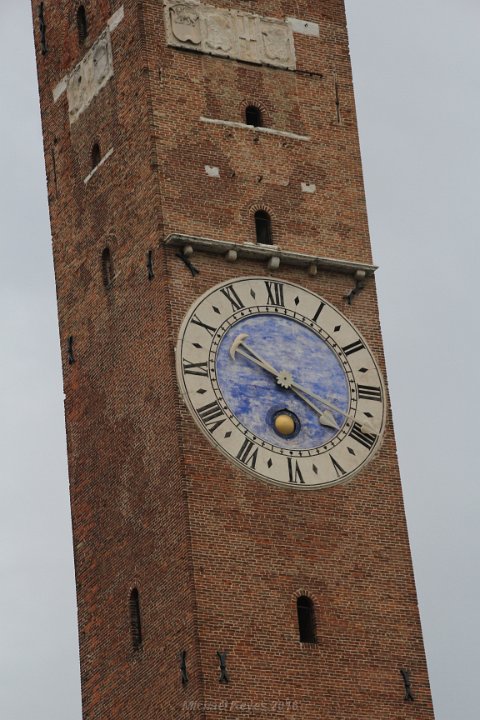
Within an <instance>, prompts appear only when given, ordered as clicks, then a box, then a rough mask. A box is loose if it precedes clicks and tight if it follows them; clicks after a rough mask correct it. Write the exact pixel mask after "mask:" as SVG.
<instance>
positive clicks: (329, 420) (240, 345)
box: [230, 334, 345, 430]
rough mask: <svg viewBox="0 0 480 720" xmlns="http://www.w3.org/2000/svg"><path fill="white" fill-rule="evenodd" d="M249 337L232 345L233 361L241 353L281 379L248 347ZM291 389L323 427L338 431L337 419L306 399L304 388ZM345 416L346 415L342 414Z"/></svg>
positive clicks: (243, 336)
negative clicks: (309, 408)
mask: <svg viewBox="0 0 480 720" xmlns="http://www.w3.org/2000/svg"><path fill="white" fill-rule="evenodd" d="M247 337H248V335H246V334H241V335H238V337H237V338H235V340H234V342H233V343H232V346H231V348H230V356H231V358H232V360H235V354H236V353H239V354H240V355H243V357H244V358H246V359H247V360H250V362H253V363H255V365H258V366H259V367H261V368H262V369H263V370H266V371H267V372H268V373H270V374H271V375H274V376H275V378H277V381H278V377H279V373H278V370H275V368H274V367H272V365H270V363H268V362H267V361H266V360H264V359H263V358H262V357H260V355H257V353H256V352H255V351H254V350H252V348H251V347H249V346H248V345H246V343H245V340H246V338H247ZM289 388H290V389H291V390H292V392H294V393H295V395H297V396H298V397H299V398H300V399H301V400H303V402H304V403H306V404H307V405H308V406H309V407H311V408H312V410H313V411H314V412H316V413H317V415H318V416H319V420H320V423H321V424H322V425H325V426H326V427H333V428H335V429H336V430H338V425H337V423H336V422H335V418H334V417H333V415H332V414H331V413H329V412H328V411H325V410H321V409H320V408H318V407H317V406H316V405H314V404H313V403H312V401H311V400H309V399H308V397H305V395H304V393H307V394H308V391H305V390H303V388H302V387H301V386H300V385H298V386H296V387H293V383H292V384H290V385H289ZM339 412H340V413H342V411H341V410H339ZM342 414H345V413H342Z"/></svg>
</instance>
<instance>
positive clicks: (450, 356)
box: [0, 0, 480, 720]
mask: <svg viewBox="0 0 480 720" xmlns="http://www.w3.org/2000/svg"><path fill="white" fill-rule="evenodd" d="M320 1H321V0H319V2H320ZM29 5H30V3H29V2H28V1H27V0H21V1H20V0H0V67H1V72H0V98H1V105H0V137H1V138H2V142H1V144H0V184H1V192H0V223H1V224H0V243H1V255H0V369H1V372H0V407H1V413H0V490H1V495H0V586H1V589H2V590H1V593H0V637H1V642H0V717H1V719H2V720H32V719H33V718H35V720H80V718H81V710H80V688H79V668H78V651H77V633H76V615H75V613H76V610H75V596H74V579H73V561H72V548H71V539H70V537H71V528H70V515H69V506H68V483H67V469H66V451H65V433H64V423H63V396H62V384H61V375H60V356H59V343H58V331H57V319H56V306H55V287H54V278H53V268H52V258H51V247H50V230H49V222H48V211H47V204H46V203H47V198H46V186H45V174H44V165H43V150H42V141H41V131H40V118H39V110H38V95H37V84H36V75H35V65H34V55H33V41H32V31H31V19H30V8H29ZM347 12H348V18H349V26H350V41H351V49H352V59H353V67H354V78H355V85H356V95H357V106H358V114H359V124H360V136H361V142H362V153H363V162H364V171H365V182H366V190H367V200H368V207H369V217H370V226H371V234H372V243H373V250H374V257H375V260H376V262H377V264H379V265H380V270H379V271H378V275H377V282H378V288H379V295H380V309H381V317H382V325H383V330H384V340H385V346H386V354H387V362H388V370H389V382H390V389H391V394H392V401H393V409H394V419H395V426H396V434H397V441H398V449H399V457H400V466H401V470H402V479H403V487H404V494H405V503H406V511H407V519H408V524H409V530H410V540H411V546H412V554H413V560H414V567H415V574H416V581H417V589H418V593H419V599H420V609H421V615H422V623H423V630H424V639H425V645H426V649H427V657H428V663H429V669H430V678H431V683H432V691H433V699H434V703H435V709H436V718H437V720H478V718H479V709H478V708H479V701H478V692H477V687H478V678H479V673H480V638H479V628H480V620H479V613H478V608H479V606H480V579H479V570H478V568H479V546H480V530H479V525H480V523H479V510H480V476H479V470H478V462H477V453H478V448H479V447H480V441H479V438H478V437H477V434H478V431H479V421H478V408H479V400H480V397H479V395H480V392H479V385H480V383H479V370H478V365H479V355H480V340H479V331H478V320H477V308H478V299H477V297H478V291H477V287H478V285H479V283H480V277H479V275H480V262H479V261H480V253H479V250H478V242H479V235H480V230H479V220H478V216H479V214H480V213H479V210H480V201H479V197H478V196H479V182H478V176H479V169H480V145H479V134H480V130H479V127H480V82H479V78H480V50H479V48H480V42H479V36H480V32H479V29H480V3H479V2H478V0H403V2H401V3H400V2H398V0H347ZM306 19H309V18H306ZM413 682H415V680H414V679H413ZM414 689H415V688H414Z"/></svg>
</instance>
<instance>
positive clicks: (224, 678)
mask: <svg viewBox="0 0 480 720" xmlns="http://www.w3.org/2000/svg"><path fill="white" fill-rule="evenodd" d="M217 657H218V660H219V662H220V677H219V679H218V682H220V683H222V684H223V685H228V683H229V681H230V678H229V676H228V672H227V651H226V650H224V651H223V653H222V652H219V651H218V650H217Z"/></svg>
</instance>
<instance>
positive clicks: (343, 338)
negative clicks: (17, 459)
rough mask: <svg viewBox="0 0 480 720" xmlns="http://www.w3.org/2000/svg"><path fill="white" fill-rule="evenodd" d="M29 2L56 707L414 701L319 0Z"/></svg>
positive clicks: (334, 41)
mask: <svg viewBox="0 0 480 720" xmlns="http://www.w3.org/2000/svg"><path fill="white" fill-rule="evenodd" d="M33 16H34V25H35V43H36V49H37V61H38V75H39V86H40V99H41V107H42V119H43V131H44V144H45V162H46V168H47V178H48V194H49V203H50V215H51V225H52V235H53V252H54V258H55V271H56V282H57V293H58V308H59V323H60V336H61V345H62V357H63V373H64V388H65V395H66V400H65V413H66V426H67V437H68V455H69V475H70V493H71V509H72V518H73V534H74V553H75V566H76V581H77V597H78V614H79V615H78V616H79V636H80V657H81V673H82V694H83V713H84V718H85V719H86V720H113V719H114V718H119V719H120V718H121V720H133V719H134V718H135V720H137V719H138V718H142V720H172V718H205V719H208V720H210V719H212V720H213V719H214V718H215V719H216V718H228V719H232V720H233V719H235V720H238V719H239V718H244V717H245V718H246V717H248V718H264V719H265V720H266V719H267V718H268V719H269V720H270V719H271V718H272V717H278V718H300V717H301V718H302V720H320V718H324V719H325V720H327V719H328V720H352V719H353V718H355V720H376V719H378V720H380V719H381V720H394V719H398V720H400V719H402V720H403V719H404V718H412V720H427V719H429V720H431V719H432V718H433V709H432V703H431V698H430V690H429V684H428V676H427V668H426V661H425V655H424V649H423V643H422V634H421V627H420V621H419V615H418V607H417V598H416V593H415V586H414V579H413V574H412V566H411V559H410V552H409V544H408V537H407V530H406V524H405V516H404V509H403V503H402V494H401V486H400V479H399V473H398V465H397V460H396V451H395V441H394V434H393V428H392V423H391V419H390V416H389V410H388V404H387V399H386V390H385V385H384V381H383V380H382V378H384V377H385V374H384V359H383V351H382V340H381V332H380V325H379V318H378V311H377V303H376V294H375V281H374V272H375V270H376V268H375V266H374V265H372V258H371V250H370V242H369V235H368V225H367V214H366V208H365V198H364V188H363V181H362V170H361V161H360V150H359V141H358V135H357V126H356V118H355V107H354V95H353V87H352V77H351V68H350V60H349V50H348V40H347V30H346V19H345V11H344V3H343V0H295V1H294V0H205V1H203V0H202V2H200V0H165V2H162V0H123V2H122V0H85V2H84V4H82V5H81V4H79V3H76V2H73V0H44V2H38V1H37V0H34V1H33ZM262 343H263V344H262ZM303 343H305V344H303ZM304 347H305V348H307V350H306V351H303V350H302V348H304ZM308 348H310V349H311V352H310V350H308ZM318 358H322V360H321V361H320V360H318ZM317 360H318V362H317ZM312 363H313V364H312ZM315 363H317V364H316V365H315ZM329 363H330V365H328V364H329ZM327 366H328V367H330V370H329V371H328V372H330V375H328V372H327V369H326V368H327ZM242 383H243V385H242ZM335 383H337V385H335ZM255 403H257V404H255ZM252 408H256V409H255V410H254V409H252ZM308 433H310V435H308ZM307 435H308V438H309V440H308V441H307V439H303V438H304V436H305V438H306V437H307ZM347 480H348V481H349V482H346V481H347Z"/></svg>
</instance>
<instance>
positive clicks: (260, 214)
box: [255, 210, 273, 245]
mask: <svg viewBox="0 0 480 720" xmlns="http://www.w3.org/2000/svg"><path fill="white" fill-rule="evenodd" d="M255 232H256V236H257V243H261V244H262V245H272V243H273V240H272V220H271V218H270V215H269V214H268V213H267V212H265V210H257V212H256V213H255Z"/></svg>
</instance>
